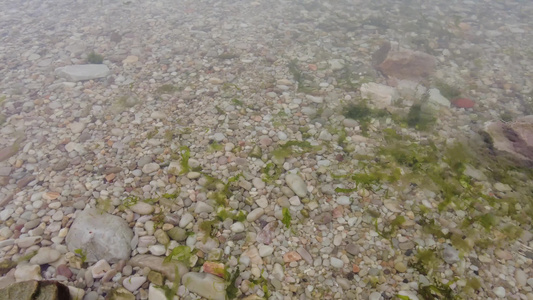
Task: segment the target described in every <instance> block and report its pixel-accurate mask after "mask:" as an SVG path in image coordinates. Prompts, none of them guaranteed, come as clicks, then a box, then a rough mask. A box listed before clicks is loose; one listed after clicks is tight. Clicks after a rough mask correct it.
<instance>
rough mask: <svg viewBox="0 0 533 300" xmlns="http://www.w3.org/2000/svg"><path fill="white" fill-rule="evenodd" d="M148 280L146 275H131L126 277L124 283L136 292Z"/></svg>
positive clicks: (127, 287) (125, 286)
mask: <svg viewBox="0 0 533 300" xmlns="http://www.w3.org/2000/svg"><path fill="white" fill-rule="evenodd" d="M145 282H146V277H145V276H129V277H126V278H124V281H122V285H123V286H124V288H126V289H127V290H128V291H130V292H132V293H133V292H135V291H136V290H138V289H139V288H140V287H141V286H142V285H143V284H144V283H145Z"/></svg>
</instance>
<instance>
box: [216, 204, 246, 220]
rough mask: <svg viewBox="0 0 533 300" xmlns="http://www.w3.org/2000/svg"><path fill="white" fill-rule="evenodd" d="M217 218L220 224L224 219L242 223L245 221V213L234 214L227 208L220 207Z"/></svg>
mask: <svg viewBox="0 0 533 300" xmlns="http://www.w3.org/2000/svg"><path fill="white" fill-rule="evenodd" d="M217 218H218V219H219V220H220V221H222V222H223V221H225V220H226V219H232V220H234V221H238V222H243V221H244V220H246V212H244V211H242V210H241V211H239V212H234V211H231V210H230V209H229V208H225V207H223V206H220V207H219V208H218V211H217Z"/></svg>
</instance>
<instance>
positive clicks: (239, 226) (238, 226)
mask: <svg viewBox="0 0 533 300" xmlns="http://www.w3.org/2000/svg"><path fill="white" fill-rule="evenodd" d="M230 228H231V231H232V232H233V233H239V232H243V231H244V230H245V227H244V224H243V223H241V222H235V223H233V224H231V227H230Z"/></svg>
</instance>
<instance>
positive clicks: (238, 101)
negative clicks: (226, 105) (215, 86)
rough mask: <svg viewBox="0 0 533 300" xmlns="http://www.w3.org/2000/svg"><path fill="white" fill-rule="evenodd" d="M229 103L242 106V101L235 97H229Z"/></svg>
mask: <svg viewBox="0 0 533 300" xmlns="http://www.w3.org/2000/svg"><path fill="white" fill-rule="evenodd" d="M231 103H233V105H235V106H244V102H242V101H241V100H239V99H236V98H233V99H231Z"/></svg>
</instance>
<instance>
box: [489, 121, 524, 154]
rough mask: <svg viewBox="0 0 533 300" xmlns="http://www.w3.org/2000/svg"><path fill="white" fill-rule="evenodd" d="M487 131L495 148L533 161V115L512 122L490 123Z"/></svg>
mask: <svg viewBox="0 0 533 300" xmlns="http://www.w3.org/2000/svg"><path fill="white" fill-rule="evenodd" d="M485 131H486V132H487V133H488V134H489V135H490V136H491V138H492V141H493V146H494V148H495V149H497V150H499V151H504V152H507V153H510V154H511V155H513V156H515V157H516V158H519V159H521V160H528V161H533V115H528V116H524V117H520V118H517V119H515V120H514V121H512V122H508V123H503V122H499V121H498V122H489V123H486V124H485Z"/></svg>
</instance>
